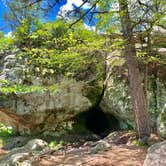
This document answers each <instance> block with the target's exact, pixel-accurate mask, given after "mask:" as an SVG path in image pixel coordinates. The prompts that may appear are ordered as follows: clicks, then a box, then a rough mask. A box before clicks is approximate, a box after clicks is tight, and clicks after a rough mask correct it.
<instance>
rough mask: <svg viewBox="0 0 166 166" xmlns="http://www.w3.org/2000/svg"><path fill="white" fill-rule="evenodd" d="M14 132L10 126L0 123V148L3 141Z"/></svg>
mask: <svg viewBox="0 0 166 166" xmlns="http://www.w3.org/2000/svg"><path fill="white" fill-rule="evenodd" d="M13 134H14V132H13V129H12V127H9V126H5V125H4V124H2V123H0V148H2V147H3V144H4V143H5V141H6V140H7V139H8V138H10V137H11V136H12V135H13Z"/></svg>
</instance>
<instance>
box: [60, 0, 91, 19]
mask: <svg viewBox="0 0 166 166" xmlns="http://www.w3.org/2000/svg"><path fill="white" fill-rule="evenodd" d="M81 4H83V1H82V0H67V3H66V4H65V5H63V6H62V7H61V8H60V11H59V13H58V14H59V15H61V16H64V17H65V16H66V14H67V12H68V11H70V10H72V9H73V5H76V6H80V5H81ZM82 7H83V8H85V9H86V8H88V7H89V5H88V4H87V3H85V4H84V5H83V6H82Z"/></svg>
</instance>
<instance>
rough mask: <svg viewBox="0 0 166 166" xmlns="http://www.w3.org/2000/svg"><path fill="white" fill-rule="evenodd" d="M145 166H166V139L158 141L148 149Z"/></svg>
mask: <svg viewBox="0 0 166 166" xmlns="http://www.w3.org/2000/svg"><path fill="white" fill-rule="evenodd" d="M143 166H166V141H163V142H161V143H156V144H154V145H152V146H151V147H150V148H149V149H148V154H147V156H146V159H145V161H144V165H143Z"/></svg>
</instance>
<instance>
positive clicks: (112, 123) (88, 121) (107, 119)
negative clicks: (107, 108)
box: [76, 107, 120, 137]
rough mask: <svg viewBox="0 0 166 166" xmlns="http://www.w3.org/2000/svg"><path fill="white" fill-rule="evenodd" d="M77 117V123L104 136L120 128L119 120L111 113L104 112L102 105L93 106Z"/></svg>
mask: <svg viewBox="0 0 166 166" xmlns="http://www.w3.org/2000/svg"><path fill="white" fill-rule="evenodd" d="M76 119H77V120H76V121H77V124H76V125H78V126H84V127H85V128H86V129H87V131H90V132H92V133H94V134H97V135H100V136H102V137H104V136H106V135H107V134H109V133H110V132H112V131H116V130H120V124H119V120H118V119H117V118H116V117H115V116H113V115H111V114H106V113H104V112H103V111H102V110H101V108H100V107H96V108H92V109H90V110H89V111H87V112H84V113H81V114H79V115H78V116H77V118H76ZM84 127H83V128H84ZM81 128H82V127H81ZM79 129H80V127H79Z"/></svg>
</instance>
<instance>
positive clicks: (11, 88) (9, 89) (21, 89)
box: [0, 84, 58, 94]
mask: <svg viewBox="0 0 166 166" xmlns="http://www.w3.org/2000/svg"><path fill="white" fill-rule="evenodd" d="M48 90H49V91H51V92H53V93H56V91H57V90H58V87H57V85H52V86H49V87H44V86H35V85H29V86H28V85H24V84H23V85H7V86H3V87H1V89H0V92H2V93H4V94H12V93H31V92H41V91H48Z"/></svg>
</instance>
